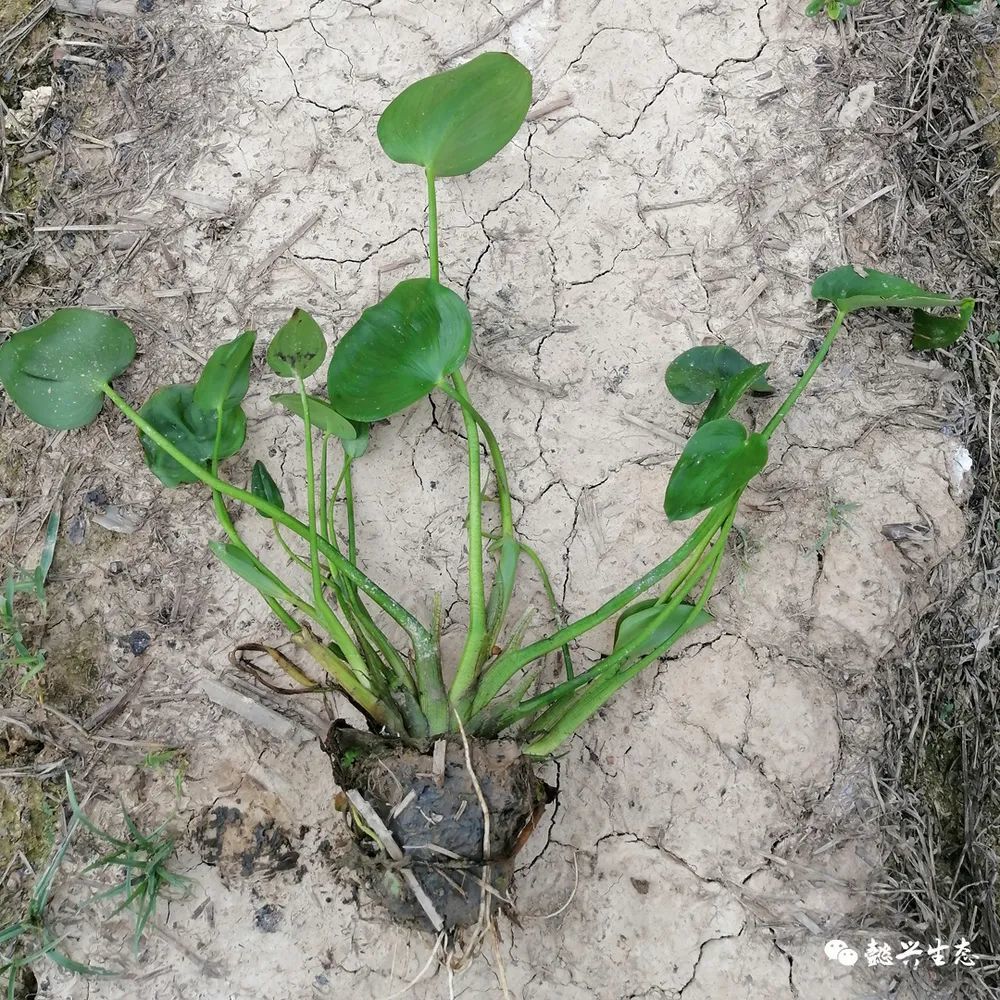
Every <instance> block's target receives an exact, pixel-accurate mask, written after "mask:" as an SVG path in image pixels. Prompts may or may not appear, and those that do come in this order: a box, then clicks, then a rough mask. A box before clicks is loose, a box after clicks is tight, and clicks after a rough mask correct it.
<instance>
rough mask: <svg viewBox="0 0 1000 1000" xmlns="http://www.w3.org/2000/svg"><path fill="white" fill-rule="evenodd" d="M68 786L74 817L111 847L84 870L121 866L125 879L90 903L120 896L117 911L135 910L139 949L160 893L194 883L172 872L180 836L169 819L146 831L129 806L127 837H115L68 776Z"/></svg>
mask: <svg viewBox="0 0 1000 1000" xmlns="http://www.w3.org/2000/svg"><path fill="white" fill-rule="evenodd" d="M66 788H67V794H68V796H69V803H70V808H71V809H72V810H73V818H74V820H75V821H77V822H78V823H79V824H80V825H81V826H82V827H83V828H84V829H85V830H87V831H88V832H90V833H91V834H93V836H95V837H97V838H98V840H100V841H102V842H103V843H105V844H107V845H109V846H110V848H111V850H110V851H108V852H107V854H103V855H101V857H99V858H98V859H97V860H96V861H93V862H91V863H90V864H89V865H88V866H87V867H86V868H85V869H84V871H85V872H92V871H99V870H102V869H103V870H109V869H115V868H120V869H121V881H120V882H119V883H118V884H117V885H114V886H112V887H111V888H110V889H107V890H105V891H104V892H101V893H98V894H97V895H96V896H94V897H93V899H91V900H90V903H97V902H100V901H101V900H105V899H110V900H118V901H119V902H118V906H117V907H116V908H115V910H114V913H115V914H117V913H121V912H122V911H123V910H131V911H132V915H133V918H134V930H133V935H132V945H133V948H134V949H135V950H136V951H138V950H139V945H140V943H141V941H142V935H143V933H144V931H145V929H146V925H147V924H148V923H149V921H150V918H151V917H152V916H153V915H154V914H155V913H156V907H157V904H158V902H159V900H160V896H161V895H162V894H163V893H164V892H165V891H169V890H185V889H187V887H188V885H189V884H190V881H191V880H190V879H189V878H187V877H186V876H184V875H178V874H177V873H176V872H172V871H171V870H170V868H169V867H168V866H169V862H170V859H171V858H172V857H173V855H174V851H175V849H176V846H177V841H176V838H175V837H174V836H173V835H171V834H169V833H167V831H166V826H167V824H166V823H164V824H161V825H160V826H158V827H157V828H156V829H155V830H153V831H152V832H151V833H143V832H142V830H140V829H139V827H138V826H137V825H136V823H135V820H134V819H133V818H132V817H131V816H130V815H129V814H128V812H127V811H125V810H123V811H122V815H123V819H124V821H125V829H126V835H125V838H124V839H122V838H119V837H114V836H112V835H111V834H110V833H108V832H107V831H106V830H102V829H101V828H100V827H99V826H97V825H96V824H95V823H93V822H92V821H91V820H90V819H88V818H87V816H86V815H84V813H83V810H82V809H81V808H80V804H79V802H77V800H76V795H75V794H74V792H73V786H72V784H70V782H69V780H68V778H67V782H66ZM88 905H89V904H88Z"/></svg>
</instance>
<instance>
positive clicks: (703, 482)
mask: <svg viewBox="0 0 1000 1000" xmlns="http://www.w3.org/2000/svg"><path fill="white" fill-rule="evenodd" d="M766 464H767V441H766V440H765V439H764V437H763V436H762V435H760V434H748V433H747V429H746V428H745V427H744V426H743V425H742V424H741V423H739V422H738V421H736V420H729V419H728V418H724V419H722V420H713V421H712V422H711V423H708V424H702V425H701V427H699V428H698V429H697V430H696V431H695V432H694V434H693V435H692V436H691V440H690V441H688V443H687V444H686V445H685V446H684V451H683V452H681V457H680V458H679V459H678V460H677V465H676V466H674V471H673V474H672V475H671V476H670V482H669V483H668V484H667V492H666V496H665V497H664V500H663V509H664V510H665V511H666V515H667V517H668V518H669V519H670V520H671V521H684V520H687V518H689V517H694V516H695V514H699V513H701V511H703V510H708V508H709V507H714V506H715V505H716V504H717V503H719V501H720V500H725V499H726V497H729V496H732V495H733V494H734V493H735V492H736V491H737V490H739V489H742V488H743V487H744V486H746V484H747V483H749V482H750V480H751V479H753V477H754V476H756V475H757V473H758V472H760V471H761V469H763V468H764V466H765V465H766Z"/></svg>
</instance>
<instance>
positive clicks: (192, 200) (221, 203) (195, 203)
mask: <svg viewBox="0 0 1000 1000" xmlns="http://www.w3.org/2000/svg"><path fill="white" fill-rule="evenodd" d="M167 197H168V198H173V199H174V201H179V202H182V203H183V204H185V205H191V206H192V207H194V208H202V209H204V210H205V211H206V212H214V213H216V214H217V215H227V214H228V213H229V199H228V198H213V197H212V195H210V194H205V192H204V191H185V190H183V189H181V188H171V189H170V190H169V191H168V192H167Z"/></svg>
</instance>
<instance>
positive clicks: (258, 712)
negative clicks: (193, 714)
mask: <svg viewBox="0 0 1000 1000" xmlns="http://www.w3.org/2000/svg"><path fill="white" fill-rule="evenodd" d="M201 689H202V691H204V692H205V695H206V697H207V698H208V700H209V701H211V702H212V703H213V704H216V705H218V706H219V707H220V708H224V709H225V710H226V711H227V712H232V713H233V714H234V715H238V716H239V717H240V718H241V719H245V720H246V721H247V722H249V723H250V724H251V725H253V726H256V727H257V728H258V729H263V730H266V731H267V732H269V733H270V734H271V735H272V736H274V737H276V738H277V739H279V740H296V741H297V742H305V741H306V740H309V739H312V734H310V733H308V732H307V730H305V729H304V728H303V727H302V726H299V725H297V724H296V723H294V722H292V720H291V719H286V718H285V717H284V716H283V715H279V714H278V713H277V712H275V711H274V710H273V709H270V708H267V707H266V706H265V705H261V704H260V702H257V701H254V700H253V699H252V698H247V697H246V695H242V694H240V693H239V692H238V691H234V690H233V689H232V688H231V687H228V686H227V685H225V684H221V683H220V682H219V681H217V680H215V678H214V677H204V678H202V680H201Z"/></svg>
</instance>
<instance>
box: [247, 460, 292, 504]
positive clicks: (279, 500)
mask: <svg viewBox="0 0 1000 1000" xmlns="http://www.w3.org/2000/svg"><path fill="white" fill-rule="evenodd" d="M250 492H251V493H252V494H253V495H254V496H255V497H257V498H259V499H260V500H266V501H267V502H268V503H269V504H270V505H271V506H272V507H277V508H278V510H284V509H285V499H284V497H283V496H282V495H281V490H280V489H278V484H277V483H276V482H275V481H274V480H273V479H272V478H271V473H270V472H268V471H267V466H266V465H265V464H264V463H263V462H254V463H253V472H252V473H251V474H250Z"/></svg>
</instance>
